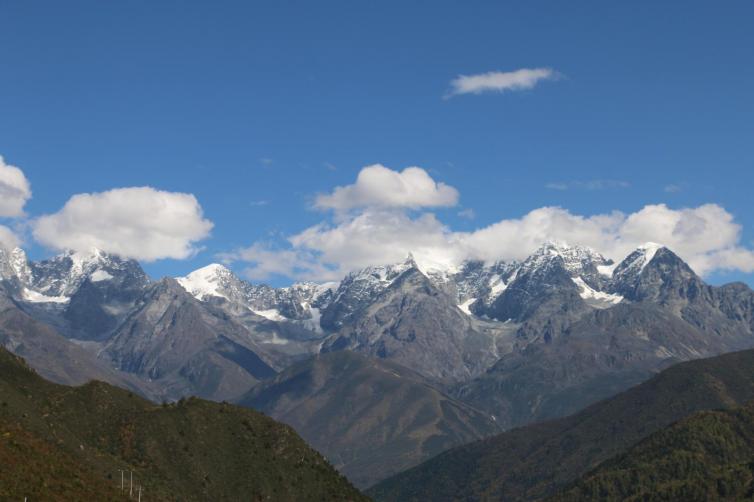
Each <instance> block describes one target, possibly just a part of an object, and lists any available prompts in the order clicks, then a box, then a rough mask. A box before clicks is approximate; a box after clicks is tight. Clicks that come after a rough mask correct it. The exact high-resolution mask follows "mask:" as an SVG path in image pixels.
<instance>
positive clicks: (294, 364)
mask: <svg viewBox="0 0 754 502" xmlns="http://www.w3.org/2000/svg"><path fill="white" fill-rule="evenodd" d="M0 278H2V282H1V285H0V342H1V343H2V345H3V346H5V347H6V348H7V349H8V350H11V351H12V352H14V353H16V354H18V355H22V356H23V357H25V358H26V359H27V360H28V362H29V364H31V365H32V366H33V367H35V368H36V369H37V370H38V371H39V372H40V373H41V374H42V375H44V376H45V377H48V378H50V379H52V380H54V381H56V382H59V383H66V384H80V383H83V382H85V381H87V380H90V379H98V380H103V381H107V382H110V383H113V384H115V385H118V386H121V387H125V388H128V389H131V390H133V391H134V392H137V393H139V394H141V395H142V396H144V397H146V398H148V399H151V400H152V401H157V402H162V401H175V400H177V399H180V398H182V397H186V396H191V395H195V396H199V397H202V398H206V399H211V400H216V401H223V400H227V401H233V402H240V403H243V404H244V405H247V406H251V407H255V408H258V409H262V410H264V411H266V412H267V413H269V414H270V415H271V416H273V417H275V418H278V419H281V420H283V421H286V422H287V423H290V424H291V425H293V426H294V427H296V428H297V430H298V431H299V432H300V433H301V434H302V436H303V437H304V439H306V440H307V441H309V442H310V443H311V444H313V445H315V446H316V447H317V448H319V449H321V450H322V451H323V452H324V453H325V454H326V455H327V457H328V458H329V459H330V461H331V462H332V463H333V464H335V465H336V466H337V467H338V468H340V469H341V470H342V471H343V472H345V473H347V474H348V475H349V477H350V478H351V479H352V480H354V481H355V482H356V483H357V485H358V486H360V487H366V486H369V485H370V484H372V483H374V482H377V481H379V480H380V479H383V478H385V477H387V476H390V475H392V474H395V473H396V472H397V471H398V470H401V469H404V468H409V467H411V466H413V465H416V464H418V463H420V462H422V461H423V460H426V459H428V458H430V457H432V456H433V455H435V454H437V453H439V452H440V451H442V450H444V449H447V448H450V447H452V446H456V445H460V444H463V443H466V442H469V441H472V440H475V439H481V438H483V437H486V436H489V435H491V434H495V433H497V432H499V431H501V430H508V429H511V428H514V427H520V426H524V425H526V424H530V423H533V422H539V421H543V420H551V419H556V418H560V417H564V416H566V415H570V414H572V413H575V412H577V411H579V410H581V409H583V408H585V407H586V406H589V405H590V404H593V403H595V402H597V401H599V400H602V399H605V398H609V397H611V396H613V395H615V394H617V393H619V392H622V391H624V390H626V389H628V388H629V387H632V386H634V385H636V384H639V383H641V382H644V381H646V380H647V379H649V378H651V377H652V376H653V375H655V374H656V373H657V372H659V371H661V370H663V369H665V368H667V367H669V366H672V365H674V364H676V363H679V362H682V361H688V360H692V359H699V358H703V357H710V356H715V355H718V354H722V353H726V352H731V351H736V350H742V349H747V348H751V347H754V334H753V333H752V330H754V292H752V290H751V289H749V288H748V287H747V286H746V285H744V284H740V283H735V284H729V285H725V286H721V287H714V286H710V285H708V284H706V283H705V282H704V281H703V280H702V279H701V278H700V277H699V276H698V275H697V274H695V273H694V271H693V270H692V269H691V268H690V267H689V266H688V265H687V264H686V263H685V262H684V261H683V260H682V259H681V258H679V257H678V256H677V255H676V254H675V253H673V252H672V251H671V250H670V249H668V248H666V247H664V246H661V245H658V244H651V243H649V244H646V245H643V246H641V247H639V248H638V249H636V250H635V251H634V252H632V253H630V254H629V255H628V256H627V257H626V258H625V259H624V260H622V261H621V262H619V263H615V262H613V261H612V260H609V259H606V258H605V257H603V256H602V255H600V254H599V253H597V252H595V251H593V250H591V249H588V248H585V247H579V246H568V245H566V244H563V243H545V244H543V245H542V246H541V247H540V248H539V249H537V250H536V251H535V252H534V253H533V254H532V255H531V256H529V257H528V258H527V259H525V260H523V261H521V262H496V263H483V262H478V261H468V262H465V263H462V264H460V265H459V266H457V267H444V268H437V267H436V266H431V265H427V264H424V263H421V262H417V260H415V259H414V258H413V257H412V256H408V257H407V258H406V260H404V261H403V262H400V263H395V264H387V265H381V266H371V267H367V268H365V269H362V270H357V271H354V272H352V273H350V274H348V275H347V276H346V277H344V278H343V279H342V280H341V281H340V282H338V283H326V284H313V283H301V284H294V285H292V286H290V287H286V288H272V287H270V286H266V285H260V284H252V283H250V282H248V281H245V280H242V279H240V278H239V277H237V276H236V275H234V274H233V273H232V272H231V271H230V270H229V269H228V268H226V267H224V266H223V265H219V264H214V265H209V266H207V267H204V268H201V269H199V270H196V271H194V272H192V273H190V274H188V275H187V276H185V277H179V278H163V279H160V280H153V279H151V278H149V277H148V276H147V275H146V274H145V273H144V271H143V270H142V268H141V266H140V265H139V264H138V263H137V262H136V261H133V260H128V259H123V258H120V257H118V256H114V255H111V254H108V253H105V252H102V251H100V250H96V249H93V250H91V251H89V252H86V253H81V252H79V253H72V252H71V253H64V254H62V255H59V256H56V257H53V258H50V259H48V260H43V261H40V262H30V261H29V260H27V258H26V256H25V253H24V252H23V251H22V250H20V249H15V250H0ZM357 382H358V383H359V385H356V383H357ZM351 383H353V385H351ZM354 389H358V392H356V391H354ZM341 396H347V398H341ZM411 400H416V402H417V403H423V405H422V406H411V405H409V402H410V401H411ZM388 430H390V431H392V433H391V434H387V433H386V432H385V431H388ZM335 438H337V440H335Z"/></svg>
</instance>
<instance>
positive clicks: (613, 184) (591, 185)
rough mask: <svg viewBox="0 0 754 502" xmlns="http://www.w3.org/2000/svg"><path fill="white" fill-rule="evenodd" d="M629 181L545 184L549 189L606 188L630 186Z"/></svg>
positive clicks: (555, 182) (557, 182) (556, 182)
mask: <svg viewBox="0 0 754 502" xmlns="http://www.w3.org/2000/svg"><path fill="white" fill-rule="evenodd" d="M630 187H631V183H629V182H628V181H622V180H586V181H554V182H550V183H548V184H546V185H545V188H549V189H550V190H608V189H616V188H630Z"/></svg>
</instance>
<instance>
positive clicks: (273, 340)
mask: <svg viewBox="0 0 754 502" xmlns="http://www.w3.org/2000/svg"><path fill="white" fill-rule="evenodd" d="M262 343H267V344H270V345H288V340H286V339H285V338H280V337H279V336H278V334H277V333H275V332H274V331H273V333H272V338H270V339H269V340H265V341H263V342H262Z"/></svg>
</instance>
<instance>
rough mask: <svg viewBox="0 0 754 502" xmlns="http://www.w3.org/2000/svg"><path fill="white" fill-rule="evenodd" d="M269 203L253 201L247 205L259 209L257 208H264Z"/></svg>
mask: <svg viewBox="0 0 754 502" xmlns="http://www.w3.org/2000/svg"><path fill="white" fill-rule="evenodd" d="M269 203H270V201H268V200H253V201H251V202H249V205H250V206H252V207H259V206H266V205H267V204H269Z"/></svg>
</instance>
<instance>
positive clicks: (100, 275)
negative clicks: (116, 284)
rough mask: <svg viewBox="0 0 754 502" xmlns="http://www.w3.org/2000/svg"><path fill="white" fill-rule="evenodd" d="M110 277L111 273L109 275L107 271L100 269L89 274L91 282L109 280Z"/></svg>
mask: <svg viewBox="0 0 754 502" xmlns="http://www.w3.org/2000/svg"><path fill="white" fill-rule="evenodd" d="M112 278H113V276H112V275H110V274H109V273H108V272H107V271H105V270H102V269H99V270H97V271H95V272H94V273H93V274H92V275H90V276H89V280H90V281H92V282H102V281H109V280H110V279H112Z"/></svg>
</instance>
